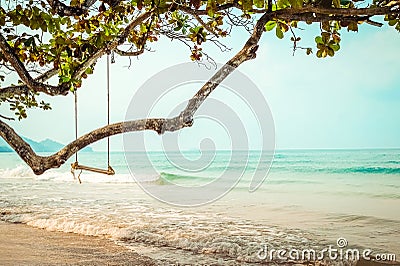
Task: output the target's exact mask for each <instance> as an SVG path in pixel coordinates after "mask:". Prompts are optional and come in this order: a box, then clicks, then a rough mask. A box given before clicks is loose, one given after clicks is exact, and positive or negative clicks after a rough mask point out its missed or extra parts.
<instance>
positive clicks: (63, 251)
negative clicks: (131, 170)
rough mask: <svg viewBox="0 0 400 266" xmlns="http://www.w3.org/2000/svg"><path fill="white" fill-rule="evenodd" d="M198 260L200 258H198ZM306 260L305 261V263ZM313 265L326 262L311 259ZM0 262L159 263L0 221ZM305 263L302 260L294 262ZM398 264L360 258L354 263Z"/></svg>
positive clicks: (100, 242)
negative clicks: (313, 261)
mask: <svg viewBox="0 0 400 266" xmlns="http://www.w3.org/2000/svg"><path fill="white" fill-rule="evenodd" d="M200 263H201V262H200ZM306 264H307V263H306ZM312 264H315V265H325V264H323V263H322V264H320V263H318V262H317V263H311V265H312ZM0 265H2V266H3V265H143V266H147V265H158V264H157V262H156V261H154V260H152V259H151V258H149V257H146V256H142V255H139V254H137V253H135V252H133V251H130V250H128V249H126V248H124V247H121V246H118V245H117V244H114V243H113V242H112V241H110V240H107V239H103V238H100V237H91V236H83V235H78V234H72V233H63V232H50V231H47V230H44V229H38V228H34V227H30V226H27V225H24V224H12V223H4V222H1V221H0ZM295 265H304V264H295ZM384 265H399V263H398V262H392V263H377V262H372V261H365V260H361V261H359V262H358V263H357V266H384Z"/></svg>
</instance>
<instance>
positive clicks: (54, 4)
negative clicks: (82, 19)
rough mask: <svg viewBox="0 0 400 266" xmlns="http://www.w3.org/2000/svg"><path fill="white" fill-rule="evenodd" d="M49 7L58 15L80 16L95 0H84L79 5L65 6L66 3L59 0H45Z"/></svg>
mask: <svg viewBox="0 0 400 266" xmlns="http://www.w3.org/2000/svg"><path fill="white" fill-rule="evenodd" d="M47 2H48V3H49V5H50V6H51V8H52V9H53V11H54V12H55V13H57V14H58V15H59V16H61V17H63V16H80V15H82V14H84V13H85V12H87V10H88V9H89V8H90V7H91V6H92V5H93V4H94V3H95V2H97V0H85V1H84V3H83V4H82V5H80V6H67V5H66V4H64V3H62V2H60V1H59V0H47Z"/></svg>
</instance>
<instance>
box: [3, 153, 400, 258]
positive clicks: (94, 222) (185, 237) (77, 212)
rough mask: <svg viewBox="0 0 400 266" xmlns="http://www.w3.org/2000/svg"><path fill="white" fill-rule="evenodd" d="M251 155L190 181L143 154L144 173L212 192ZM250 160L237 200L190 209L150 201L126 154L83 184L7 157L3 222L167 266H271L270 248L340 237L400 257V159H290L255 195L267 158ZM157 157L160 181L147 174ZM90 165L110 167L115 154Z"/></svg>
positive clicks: (232, 195)
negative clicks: (266, 253) (97, 243)
mask: <svg viewBox="0 0 400 266" xmlns="http://www.w3.org/2000/svg"><path fill="white" fill-rule="evenodd" d="M243 153H244V152H243ZM242 155H243V154H242ZM242 155H241V156H239V157H236V158H235V157H234V158H230V153H229V152H222V151H221V152H218V153H217V154H216V155H215V156H214V157H213V158H214V160H213V162H212V163H211V164H209V165H208V166H207V167H205V168H203V169H202V170H201V171H197V172H194V171H192V172H188V171H186V172H185V171H184V169H183V170H182V169H179V168H177V167H176V165H175V166H174V164H171V160H166V159H165V158H164V155H163V153H156V152H153V153H150V154H145V153H136V154H135V158H137V159H136V160H135V164H136V168H137V173H135V174H136V175H139V179H141V180H145V181H146V182H148V184H149V185H150V186H155V187H156V188H157V187H159V186H169V185H168V182H165V181H166V180H167V181H169V182H174V183H177V184H179V185H187V186H194V185H202V184H205V183H207V182H209V180H210V179H211V180H212V179H215V178H218V176H219V175H220V173H221V171H225V172H226V171H229V173H230V174H231V175H232V176H233V177H236V175H238V173H239V172H241V171H242V169H243V164H244V161H243V156H242ZM245 155H246V156H245V157H248V158H249V159H248V162H247V165H246V171H245V172H244V174H243V177H242V179H241V181H240V182H239V183H238V185H237V186H236V187H235V188H234V189H233V190H232V191H230V192H229V193H228V194H227V195H226V196H224V197H223V198H222V199H220V200H217V201H215V202H213V203H211V204H207V205H204V206H201V207H190V208H189V207H186V208H183V207H175V206H171V205H168V204H165V203H162V202H160V201H158V200H156V199H154V198H152V197H151V196H149V195H148V194H146V193H145V192H143V191H142V189H141V188H140V187H139V186H138V185H137V184H136V181H135V179H134V178H132V176H131V174H130V173H129V170H128V168H127V167H126V162H125V158H124V155H123V153H113V154H112V155H111V158H112V163H113V167H114V169H115V170H116V172H117V174H116V175H115V176H112V177H109V176H103V175H98V174H93V173H90V174H89V173H83V174H82V176H81V178H82V181H83V184H81V185H79V184H78V183H77V181H76V180H74V179H73V178H72V176H71V174H70V173H69V169H68V165H66V166H64V167H62V168H61V169H57V170H51V171H48V172H46V173H45V174H43V175H42V176H35V175H34V174H33V173H32V172H31V171H30V170H29V169H28V168H27V167H26V166H24V165H23V164H22V163H21V161H20V160H19V159H18V157H17V156H16V155H15V154H5V153H4V154H0V169H1V170H0V219H1V220H4V221H9V222H15V223H26V224H28V225H30V226H34V227H39V228H46V229H48V230H56V231H64V232H74V233H78V234H84V235H95V236H104V237H107V238H110V239H112V240H114V241H116V242H117V243H118V244H120V245H123V246H125V247H128V248H131V249H133V250H135V251H137V252H139V253H141V254H145V255H147V256H150V257H152V258H155V259H157V260H159V261H160V262H165V263H193V264H194V263H198V262H202V263H204V264H218V263H220V264H223V263H226V264H228V263H248V264H253V263H258V262H263V261H264V262H265V261H266V260H268V258H262V257H260V253H259V252H260V251H262V250H263V248H264V247H265V245H267V246H268V248H269V249H270V250H271V249H273V248H275V249H287V250H289V249H297V250H302V249H305V248H312V249H315V250H322V249H324V248H326V247H329V245H331V246H333V247H336V248H337V247H338V246H337V243H336V241H337V239H338V238H345V239H346V241H347V243H348V246H346V247H345V248H358V249H360V250H364V249H367V248H368V249H372V250H373V252H374V254H377V253H393V254H396V255H397V257H399V256H400V244H399V241H398V240H399V239H400V227H399V224H400V191H399V188H400V151H399V150H350V151H324V150H320V151H280V152H277V154H276V155H275V159H274V162H273V166H272V169H271V171H270V173H269V175H268V177H267V179H266V180H265V182H264V183H263V185H262V186H261V187H260V188H259V189H258V190H257V191H256V192H254V193H249V191H248V187H249V184H250V179H251V175H252V171H254V169H256V167H257V162H258V155H259V152H256V151H253V152H250V153H249V154H247V153H246V154H245ZM147 156H149V157H150V161H151V162H152V165H153V166H154V168H155V169H156V170H157V172H158V173H159V174H157V175H154V174H153V171H152V169H148V168H146V166H145V165H146V163H145V162H144V160H145V159H144V158H147ZM169 156H170V158H169V159H171V158H172V159H174V156H176V158H179V156H178V154H170V155H169ZM185 156H187V157H188V158H189V159H193V158H194V159H195V158H197V157H196V156H199V155H198V154H196V153H187V154H186V155H185ZM80 158H81V161H83V162H84V163H85V164H89V165H94V166H99V167H100V166H102V165H103V164H104V161H105V160H104V159H105V154H104V153H82V154H81V155H80ZM176 158H175V159H176ZM172 162H173V160H172ZM226 165H228V166H229V167H227V166H226ZM136 177H138V176H136ZM171 188H172V187H171Z"/></svg>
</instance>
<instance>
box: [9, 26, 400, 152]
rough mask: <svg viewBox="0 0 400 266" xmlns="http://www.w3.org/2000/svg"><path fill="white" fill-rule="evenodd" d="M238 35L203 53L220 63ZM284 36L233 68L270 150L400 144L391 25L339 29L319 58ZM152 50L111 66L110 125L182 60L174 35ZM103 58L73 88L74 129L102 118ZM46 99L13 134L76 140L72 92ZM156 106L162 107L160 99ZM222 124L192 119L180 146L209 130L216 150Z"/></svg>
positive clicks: (222, 139)
mask: <svg viewBox="0 0 400 266" xmlns="http://www.w3.org/2000/svg"><path fill="white" fill-rule="evenodd" d="M304 28H307V26H304ZM316 35H317V31H316V27H315V26H314V27H313V28H312V29H311V30H310V31H302V32H300V35H299V36H301V37H303V40H302V42H301V43H300V44H302V45H303V46H310V45H311V46H312V47H314V43H313V39H314V37H315V36H316ZM245 38H246V35H245V33H243V32H240V33H233V36H232V37H230V38H226V39H225V40H223V42H224V43H225V44H227V46H229V47H231V48H232V50H231V51H230V52H225V53H221V52H219V51H218V50H217V49H215V48H214V47H209V46H207V47H208V48H209V49H208V50H206V51H208V52H209V55H211V56H212V57H213V58H214V59H215V60H216V61H217V62H220V63H223V62H225V61H226V60H227V59H229V58H230V57H231V56H232V55H233V54H234V53H236V52H237V51H238V50H239V49H240V47H241V46H242V44H243V43H244V41H245ZM289 38H290V36H289V35H288V36H285V38H284V39H283V40H278V39H277V38H276V37H275V36H274V33H273V32H267V33H265V34H264V36H263V38H262V40H261V42H260V48H259V51H258V55H257V58H256V59H255V60H252V61H248V62H246V63H244V64H243V65H241V66H240V68H239V70H240V71H242V72H243V73H245V74H246V75H248V76H249V77H250V78H251V79H252V80H253V82H254V83H255V84H256V85H257V86H258V87H259V89H260V90H261V91H262V93H263V95H264V97H265V98H266V100H267V101H268V103H269V107H270V109H271V111H272V113H273V117H274V121H275V127H276V147H277V148H278V149H294V148H383V147H384V148H395V147H400V138H399V135H400V120H399V115H400V75H399V74H398V69H399V67H400V53H399V52H398V49H399V47H400V35H399V34H398V33H397V32H396V31H395V30H394V29H393V28H388V27H386V26H384V27H382V28H376V27H372V26H368V25H366V26H364V25H362V26H361V29H360V32H359V33H347V32H346V31H343V34H342V44H341V47H342V48H341V50H340V51H339V52H338V53H337V54H336V56H335V57H334V58H326V59H318V58H316V57H315V56H314V55H311V56H306V55H305V53H304V51H302V50H299V51H298V52H297V53H296V54H295V56H292V49H291V45H292V44H291V42H290V40H289ZM152 49H153V50H154V52H151V53H147V54H145V55H143V56H141V57H139V59H136V58H132V66H131V67H130V69H128V68H127V67H126V66H127V65H128V64H129V61H128V60H127V59H126V58H120V57H117V58H116V59H117V63H116V64H113V65H112V66H111V72H112V79H111V87H112V95H111V99H112V103H111V109H112V110H111V112H112V118H111V120H112V121H115V122H116V121H121V120H123V119H124V117H125V113H126V109H127V106H128V104H129V102H130V99H131V97H132V96H133V94H134V92H135V91H136V89H137V88H139V87H140V85H141V84H143V82H145V81H146V80H147V79H148V78H150V77H151V76H152V75H154V74H156V73H157V72H158V71H160V70H162V69H164V68H167V67H170V66H173V65H175V64H177V63H183V62H188V61H189V51H188V50H187V49H186V46H184V45H182V44H181V43H180V42H178V41H174V42H170V41H169V40H161V41H160V42H158V43H154V44H152ZM104 62H105V61H104V60H103V59H102V60H100V62H99V63H98V65H97V71H96V72H95V74H94V75H92V76H90V77H89V79H88V80H86V81H85V83H84V86H83V88H82V89H81V90H80V94H79V99H80V101H81V105H80V133H85V132H88V131H90V130H92V129H95V128H97V127H100V126H102V125H104V124H105V123H106V105H105V99H106V98H105V97H106V94H105V88H106V87H105V86H106V80H105V63H104ZM160 85H162V82H161V83H160ZM188 95H189V94H188ZM182 97H183V96H182ZM213 97H214V98H215V99H219V100H221V101H226V102H227V103H228V104H230V105H231V106H234V107H235V108H236V110H237V112H238V113H241V114H242V115H243V119H246V118H247V115H248V110H246V107H245V105H241V104H237V99H234V97H228V94H224V93H223V92H222V91H221V92H218V91H216V93H213ZM48 101H50V102H51V103H52V107H53V110H52V111H47V112H44V111H40V110H34V111H30V112H29V114H28V115H29V117H28V119H26V120H24V121H21V122H11V123H10V124H11V125H12V126H13V127H15V129H16V130H17V132H19V133H21V134H22V135H24V136H26V137H29V138H32V139H35V140H42V139H45V138H51V139H54V140H57V141H59V142H62V143H68V142H70V141H71V140H73V139H74V127H73V125H74V122H73V97H72V95H69V96H65V97H63V96H59V97H53V98H48ZM162 104H163V105H165V106H168V104H167V103H166V102H164V103H162ZM174 104H175V103H174ZM174 104H172V105H174ZM244 124H245V126H246V129H247V130H248V132H249V133H248V134H249V138H250V143H251V144H250V148H251V149H258V148H259V147H260V143H259V140H260V138H259V136H258V133H257V126H256V124H255V123H252V122H251V121H249V122H246V123H244ZM210 129H211V130H210ZM220 130H221V129H218V126H217V125H211V124H210V125H207V124H204V123H201V122H199V123H197V124H196V125H195V126H194V127H193V128H191V129H185V130H184V131H183V132H182V133H181V138H182V139H181V141H180V142H181V145H182V148H183V149H192V148H196V147H198V143H197V141H196V140H200V139H202V138H203V137H207V136H208V137H210V136H211V137H214V140H215V142H216V145H217V147H218V148H220V149H225V148H229V141H227V139H228V138H227V137H226V136H225V135H224V133H223V132H222V131H221V132H219V131H220ZM210 132H212V133H213V134H211V135H210ZM148 136H149V138H150V139H151V140H152V141H154V142H155V143H154V145H153V144H151V145H150V149H158V148H159V147H160V146H159V143H156V142H159V139H160V138H159V137H158V136H157V135H156V134H153V133H150V134H148ZM93 147H94V149H96V150H104V149H105V147H106V143H105V142H104V141H103V142H99V143H96V144H95V145H93ZM112 147H113V149H114V150H122V141H121V137H113V138H112Z"/></svg>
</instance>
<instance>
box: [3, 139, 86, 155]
mask: <svg viewBox="0 0 400 266" xmlns="http://www.w3.org/2000/svg"><path fill="white" fill-rule="evenodd" d="M23 139H24V140H25V141H26V142H28V143H29V145H30V146H31V147H32V149H33V150H34V151H35V152H56V151H59V150H60V149H61V148H63V147H64V145H63V144H61V143H59V142H57V141H54V140H51V139H45V140H42V141H41V142H37V141H34V140H31V139H28V138H23ZM12 151H13V150H12V149H11V148H10V146H9V145H8V144H7V143H6V142H5V141H4V140H3V139H2V138H0V152H12ZM82 151H83V152H93V149H92V148H90V147H86V148H84V149H83V150H82Z"/></svg>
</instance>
